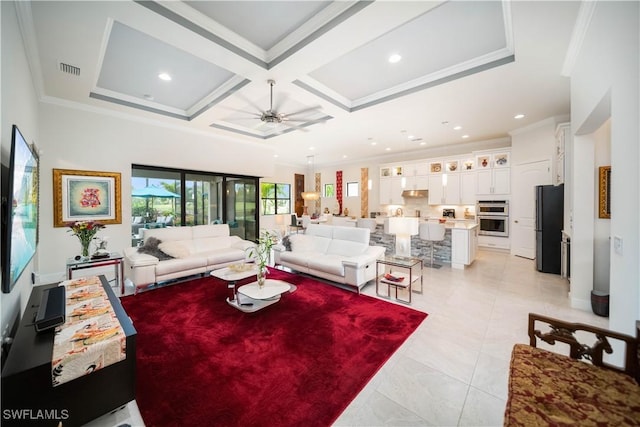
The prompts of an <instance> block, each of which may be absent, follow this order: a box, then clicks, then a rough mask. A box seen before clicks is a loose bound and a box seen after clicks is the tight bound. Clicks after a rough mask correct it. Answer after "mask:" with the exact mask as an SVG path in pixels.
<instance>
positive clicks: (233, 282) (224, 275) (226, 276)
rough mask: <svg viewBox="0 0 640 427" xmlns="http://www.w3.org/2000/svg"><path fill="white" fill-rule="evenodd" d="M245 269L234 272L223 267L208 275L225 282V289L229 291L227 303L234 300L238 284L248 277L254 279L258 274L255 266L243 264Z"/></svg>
mask: <svg viewBox="0 0 640 427" xmlns="http://www.w3.org/2000/svg"><path fill="white" fill-rule="evenodd" d="M244 268H245V269H243V270H242V271H237V270H234V269H233V268H229V267H225V268H220V269H218V270H213V271H212V272H211V273H210V274H211V276H213V277H217V278H218V279H222V280H224V281H225V282H227V289H228V290H229V298H227V300H228V301H235V300H236V292H237V291H236V286H237V285H238V282H239V281H241V280H243V279H248V278H249V277H252V276H253V277H256V275H257V274H258V266H257V265H255V264H245V267H244Z"/></svg>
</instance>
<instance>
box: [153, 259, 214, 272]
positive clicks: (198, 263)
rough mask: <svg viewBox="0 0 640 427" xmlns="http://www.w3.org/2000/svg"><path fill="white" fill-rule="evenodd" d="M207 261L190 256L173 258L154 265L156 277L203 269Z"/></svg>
mask: <svg viewBox="0 0 640 427" xmlns="http://www.w3.org/2000/svg"><path fill="white" fill-rule="evenodd" d="M206 266H207V259H206V258H205V257H199V256H190V257H188V258H175V259H169V260H166V261H162V262H160V263H158V265H156V276H166V275H167V274H171V273H177V272H180V271H185V270H194V269H198V268H205V267H206Z"/></svg>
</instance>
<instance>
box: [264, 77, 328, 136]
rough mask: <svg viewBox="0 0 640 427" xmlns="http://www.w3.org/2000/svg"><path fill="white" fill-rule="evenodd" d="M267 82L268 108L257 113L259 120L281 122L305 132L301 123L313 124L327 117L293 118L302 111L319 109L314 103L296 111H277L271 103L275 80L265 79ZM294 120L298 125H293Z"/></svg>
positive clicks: (276, 107)
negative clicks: (312, 105)
mask: <svg viewBox="0 0 640 427" xmlns="http://www.w3.org/2000/svg"><path fill="white" fill-rule="evenodd" d="M267 83H268V84H269V89H270V98H269V109H268V110H265V111H261V112H260V113H259V114H258V117H259V118H260V120H261V121H262V122H263V123H273V124H283V125H285V126H288V127H290V128H295V129H298V130H301V131H304V132H307V131H308V130H307V129H305V128H304V127H302V125H309V124H313V123H318V122H321V121H325V120H327V119H328V118H322V119H312V118H306V119H304V118H295V117H294V116H298V115H300V114H303V113H307V112H312V111H319V110H320V106H319V105H316V106H314V107H308V108H303V109H301V110H298V111H294V112H292V113H288V114H285V113H282V112H279V111H278V106H275V107H274V105H273V86H274V85H275V84H276V82H275V80H267ZM294 122H299V123H300V125H294V124H293V123H294Z"/></svg>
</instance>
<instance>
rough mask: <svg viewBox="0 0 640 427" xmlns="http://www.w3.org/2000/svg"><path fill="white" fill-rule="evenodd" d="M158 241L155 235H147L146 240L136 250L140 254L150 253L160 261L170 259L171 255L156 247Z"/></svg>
mask: <svg viewBox="0 0 640 427" xmlns="http://www.w3.org/2000/svg"><path fill="white" fill-rule="evenodd" d="M160 243H162V241H161V240H158V239H156V238H155V237H149V238H148V239H147V241H146V242H144V245H142V246H140V247H139V248H138V252H139V253H141V254H147V255H152V256H154V257H156V258H158V259H159V260H160V261H164V260H166V259H172V258H173V257H172V256H171V255H168V254H166V253H165V252H163V251H162V250H160V248H159V247H158V245H160Z"/></svg>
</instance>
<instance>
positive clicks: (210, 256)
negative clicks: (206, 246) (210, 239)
mask: <svg viewBox="0 0 640 427" xmlns="http://www.w3.org/2000/svg"><path fill="white" fill-rule="evenodd" d="M206 257H207V265H210V266H211V265H218V264H224V263H228V262H234V261H241V260H244V258H245V252H244V251H243V250H240V249H229V248H225V249H218V250H213V251H210V252H208V253H207V254H206Z"/></svg>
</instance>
